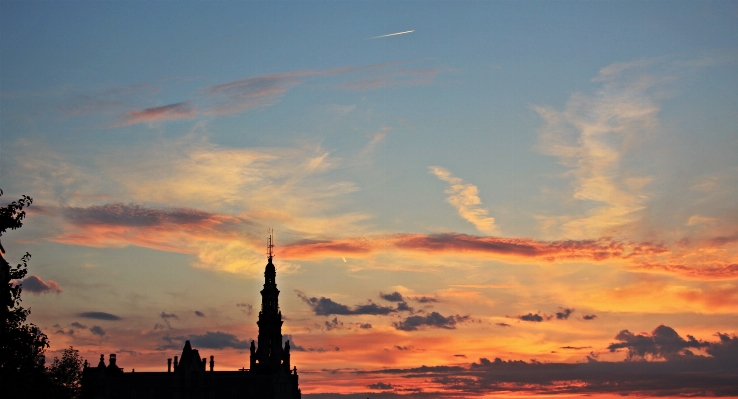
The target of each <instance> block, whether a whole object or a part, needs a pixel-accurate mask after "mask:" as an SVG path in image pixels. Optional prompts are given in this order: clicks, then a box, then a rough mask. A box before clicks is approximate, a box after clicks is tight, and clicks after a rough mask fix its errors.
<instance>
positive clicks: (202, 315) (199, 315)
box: [195, 310, 205, 317]
mask: <svg viewBox="0 0 738 399" xmlns="http://www.w3.org/2000/svg"><path fill="white" fill-rule="evenodd" d="M195 315H196V316H198V317H205V313H203V312H201V311H199V310H196V311H195Z"/></svg>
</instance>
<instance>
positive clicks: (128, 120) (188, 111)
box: [119, 101, 196, 126]
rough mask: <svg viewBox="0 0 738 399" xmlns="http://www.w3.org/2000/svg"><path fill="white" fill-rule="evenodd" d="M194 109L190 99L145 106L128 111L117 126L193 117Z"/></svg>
mask: <svg viewBox="0 0 738 399" xmlns="http://www.w3.org/2000/svg"><path fill="white" fill-rule="evenodd" d="M195 115H196V112H195V109H194V107H193V106H192V103H191V102H190V101H183V102H179V103H176V104H168V105H162V106H160V107H152V108H145V109H142V110H139V111H130V112H128V113H127V114H126V115H125V121H124V122H123V123H121V124H120V125H119V126H129V125H135V124H137V123H143V122H158V121H171V120H177V119H193V118H194V117H195Z"/></svg>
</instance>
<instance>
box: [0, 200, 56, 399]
mask: <svg viewBox="0 0 738 399" xmlns="http://www.w3.org/2000/svg"><path fill="white" fill-rule="evenodd" d="M2 194H3V192H2V190H0V196H2ZM31 203H33V199H31V197H28V196H26V195H24V196H23V197H22V198H21V199H19V200H18V201H13V202H11V203H10V204H8V205H6V206H4V207H1V208H0V237H2V235H3V233H5V232H6V231H7V230H8V229H10V230H15V229H18V228H20V227H21V226H23V218H25V216H26V212H25V211H23V208H24V207H26V208H27V207H28V206H30V205H31ZM0 252H1V253H3V254H4V253H5V249H4V248H3V247H2V244H1V243H0ZM30 258H31V254H29V253H26V254H25V255H23V257H22V258H21V263H20V264H18V265H17V266H15V267H11V266H10V264H9V263H8V262H7V261H6V260H5V257H4V256H0V284H2V286H0V291H1V292H0V300H2V304H0V323H1V324H2V325H0V389H2V392H3V393H4V394H9V396H6V397H11V398H15V397H47V396H48V395H47V393H48V392H49V390H50V381H49V379H48V376H47V375H46V369H45V368H44V361H45V359H44V352H45V351H46V348H48V347H49V339H48V338H47V337H46V334H44V333H43V332H41V330H40V329H39V328H38V327H37V326H35V325H34V324H27V323H26V317H28V315H29V314H30V313H31V311H30V310H27V309H24V308H23V307H22V306H21V305H20V302H21V290H22V287H21V286H20V285H19V284H15V283H14V282H13V280H20V279H22V278H23V277H25V276H26V273H27V268H28V260H29V259H30Z"/></svg>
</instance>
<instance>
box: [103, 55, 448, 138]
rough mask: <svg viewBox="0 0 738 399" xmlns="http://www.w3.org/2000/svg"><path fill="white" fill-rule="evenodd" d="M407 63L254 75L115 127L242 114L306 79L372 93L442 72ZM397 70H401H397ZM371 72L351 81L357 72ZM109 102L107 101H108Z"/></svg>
mask: <svg viewBox="0 0 738 399" xmlns="http://www.w3.org/2000/svg"><path fill="white" fill-rule="evenodd" d="M405 64H407V62H392V63H381V64H372V65H362V66H355V67H342V68H333V69H326V70H311V69H308V70H298V71H291V72H284V73H276V74H268V75H261V76H253V77H248V78H243V79H237V80H233V81H230V82H226V83H221V84H217V85H213V86H207V87H204V88H202V89H201V90H200V91H199V93H198V94H197V95H196V96H194V97H193V98H191V99H189V100H187V101H182V102H178V103H173V104H167V105H162V106H156V107H148V108H143V109H133V110H130V111H128V112H127V113H126V114H125V115H124V116H123V121H122V122H120V123H118V124H117V125H115V127H123V126H130V125H134V124H138V123H152V122H164V121H174V120H182V119H194V118H196V117H197V116H200V115H204V116H219V115H230V114H238V113H241V112H245V111H247V110H249V109H253V108H259V107H268V106H272V105H275V104H277V103H279V102H280V101H281V99H282V97H283V96H284V95H285V94H286V93H287V92H289V91H290V90H292V89H293V88H295V87H297V86H300V85H302V84H303V83H305V82H306V81H308V80H311V79H317V78H321V77H323V78H325V77H339V76H345V77H348V81H346V82H343V83H341V84H339V85H338V86H337V87H339V88H341V89H347V90H359V91H363V90H373V89H378V88H380V87H387V86H398V85H401V86H415V85H424V84H430V83H432V82H433V81H434V79H435V77H436V75H437V74H438V73H439V72H441V70H439V69H434V68H412V69H406V68H401V67H402V66H403V65H405ZM398 67H400V69H398ZM362 71H374V72H369V73H365V74H362V75H360V76H358V77H356V78H353V75H355V74H356V73H358V72H362ZM108 101H110V100H108Z"/></svg>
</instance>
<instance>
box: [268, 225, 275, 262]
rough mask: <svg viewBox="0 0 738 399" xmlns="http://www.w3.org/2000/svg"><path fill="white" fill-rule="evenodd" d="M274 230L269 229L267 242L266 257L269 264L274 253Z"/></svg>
mask: <svg viewBox="0 0 738 399" xmlns="http://www.w3.org/2000/svg"><path fill="white" fill-rule="evenodd" d="M273 236H274V229H269V239H268V240H267V256H268V257H269V262H271V261H272V258H273V257H274V252H273V251H272V249H273V248H274V238H273Z"/></svg>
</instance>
